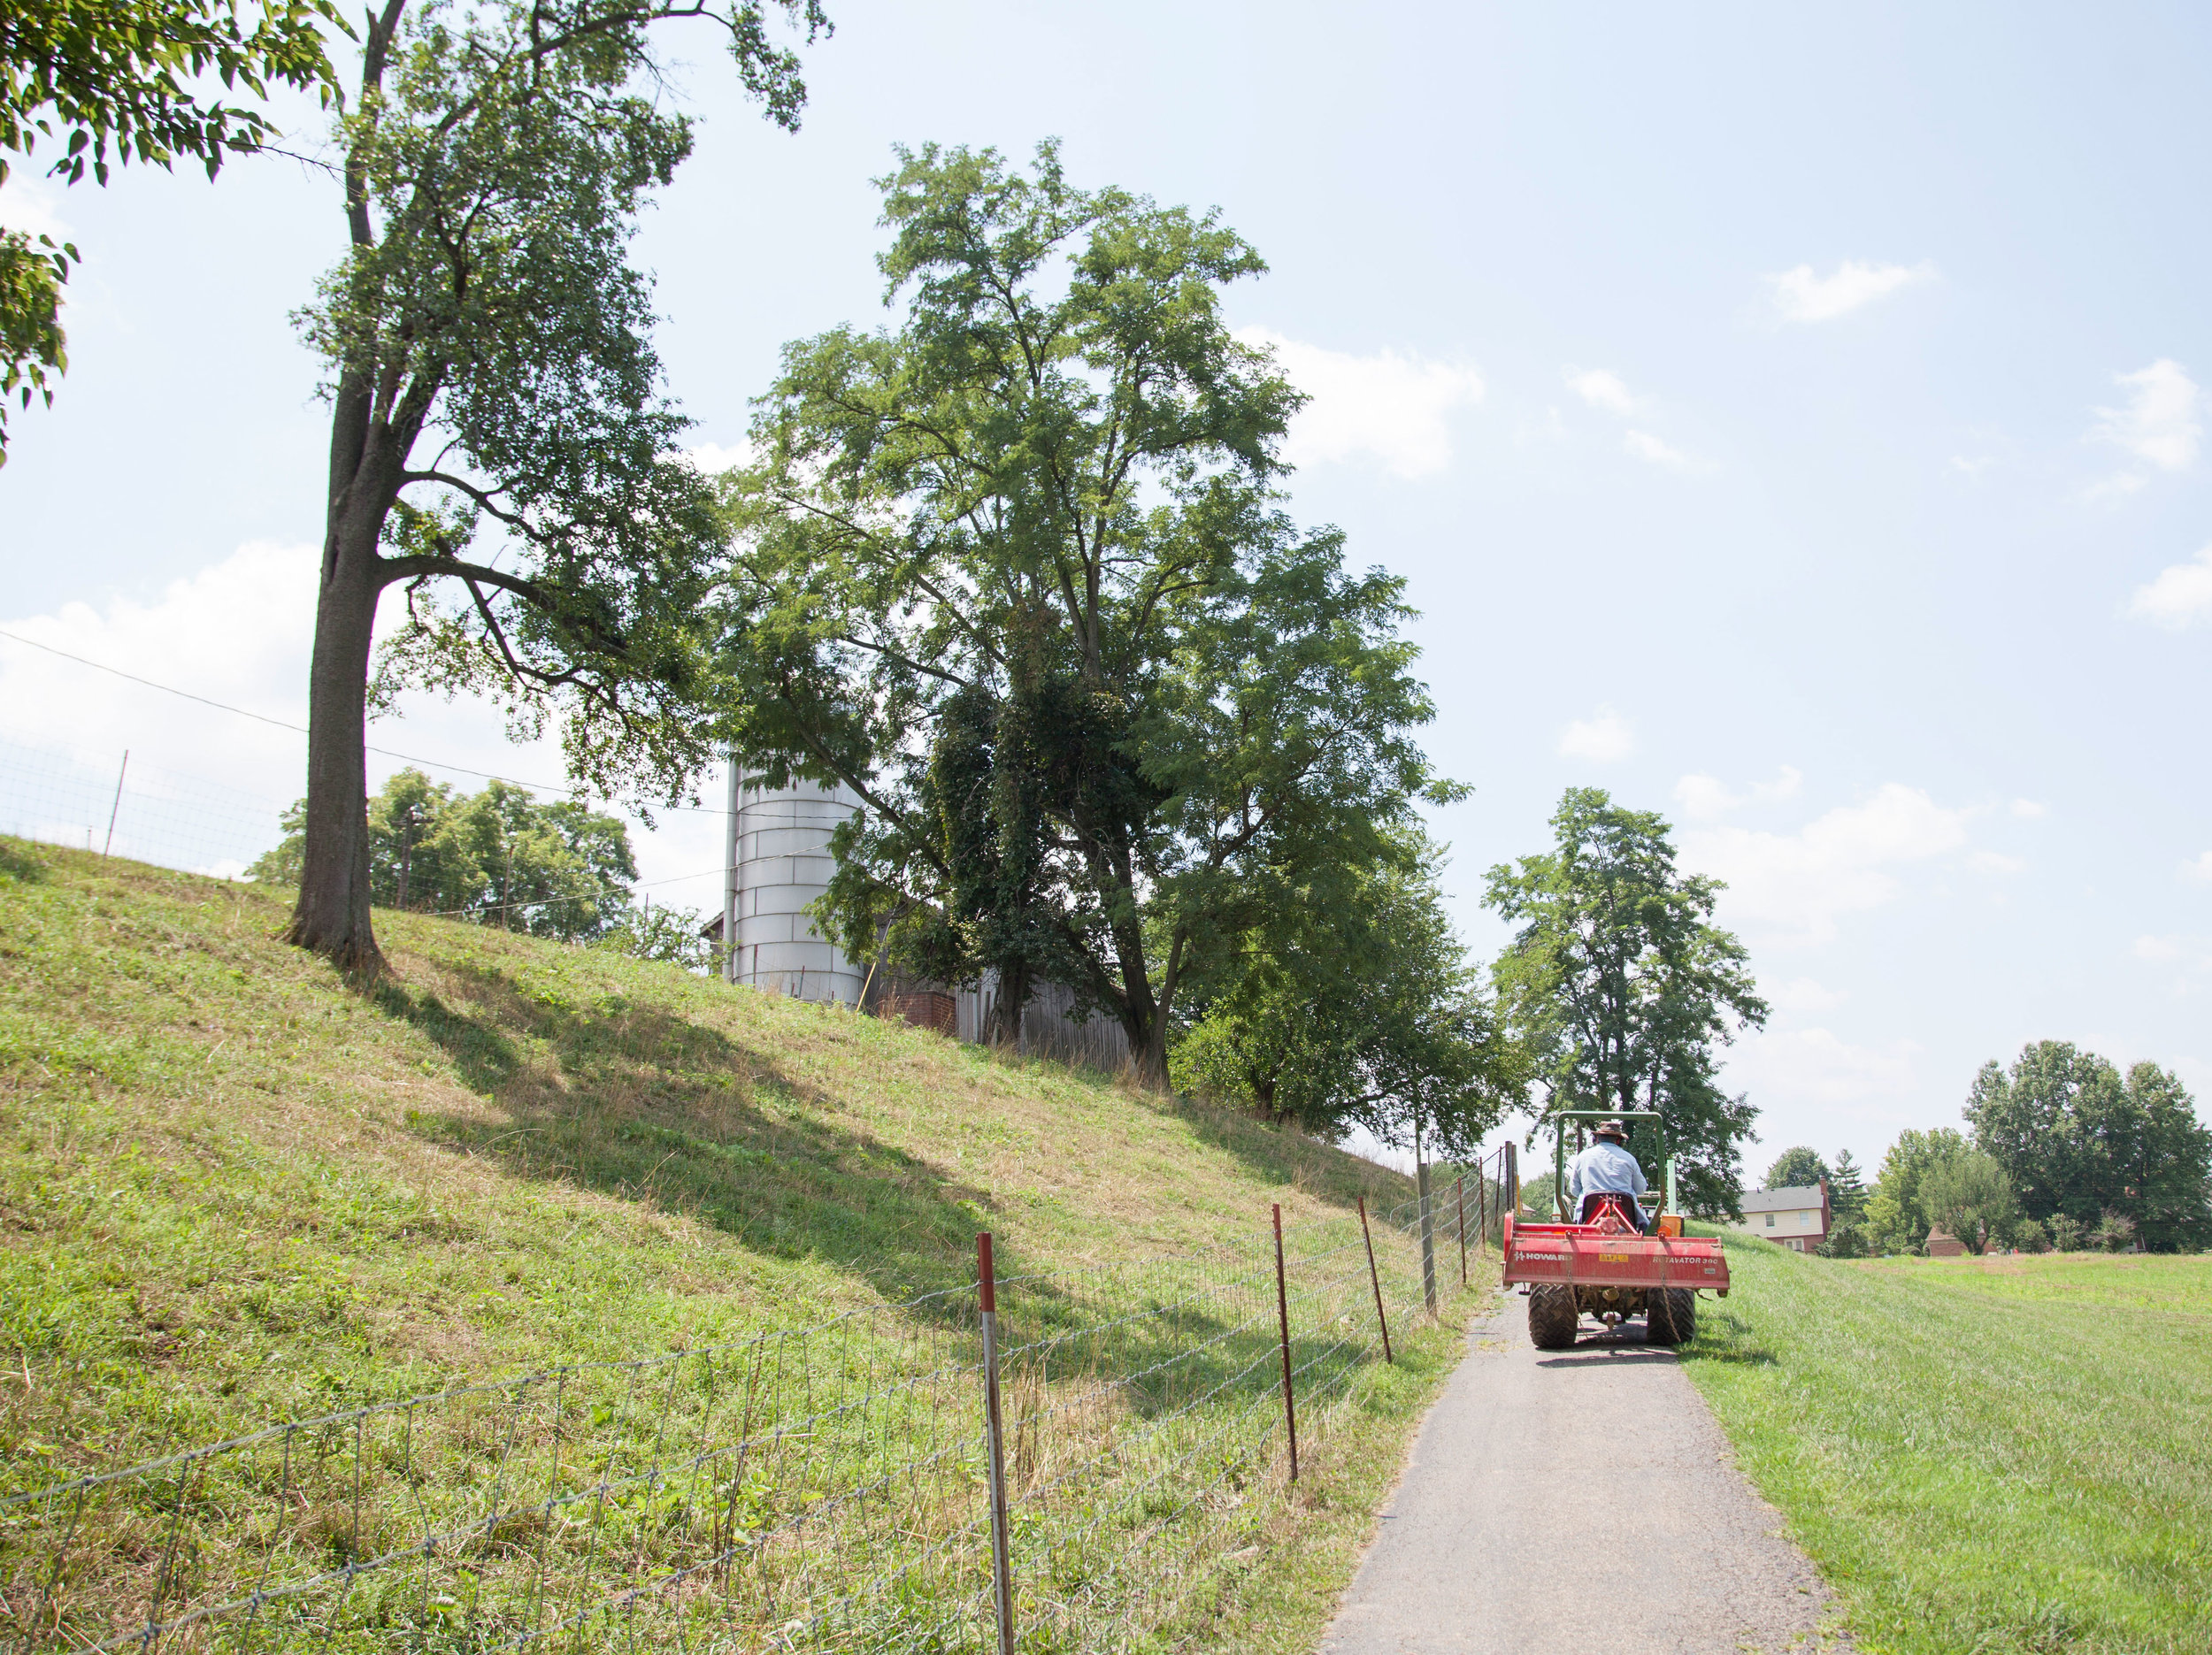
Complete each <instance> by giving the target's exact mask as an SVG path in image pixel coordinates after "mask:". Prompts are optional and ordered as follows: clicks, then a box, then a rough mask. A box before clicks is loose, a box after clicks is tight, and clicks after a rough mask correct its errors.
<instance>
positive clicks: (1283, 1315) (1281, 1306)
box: [1274, 1202, 1298, 1483]
mask: <svg viewBox="0 0 2212 1655" xmlns="http://www.w3.org/2000/svg"><path fill="white" fill-rule="evenodd" d="M1274 1206H1275V1321H1276V1323H1277V1325H1278V1326H1279V1327H1280V1328H1281V1329H1282V1334H1283V1428H1284V1429H1285V1430H1286V1431H1287V1432H1288V1433H1289V1434H1290V1480H1291V1481H1292V1482H1293V1483H1295V1482H1297V1481H1298V1403H1297V1399H1296V1398H1295V1397H1294V1395H1293V1394H1292V1391H1291V1386H1290V1295H1289V1292H1288V1291H1287V1290H1286V1288H1285V1286H1284V1283H1283V1208H1282V1204H1281V1203H1280V1202H1276V1203H1275V1204H1274Z"/></svg>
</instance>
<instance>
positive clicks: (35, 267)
mask: <svg viewBox="0 0 2212 1655" xmlns="http://www.w3.org/2000/svg"><path fill="white" fill-rule="evenodd" d="M242 13H243V15H242ZM247 19H250V22H249V21H248V20H247ZM324 23H329V24H331V25H333V26H334V27H338V28H341V29H344V28H346V25H345V24H344V23H343V22H342V21H341V20H340V18H339V14H338V11H337V9H336V7H335V6H334V4H331V3H330V0H261V4H258V5H253V4H249V5H247V6H244V7H241V6H240V5H238V4H234V0H9V3H8V4H6V5H4V6H0V186H4V185H5V184H6V183H7V181H8V169H9V162H8V157H9V155H10V154H15V155H20V156H31V155H34V154H35V152H36V151H37V149H38V146H39V144H40V142H41V141H44V142H46V143H47V144H48V145H49V146H50V152H51V153H52V155H53V157H54V159H53V163H52V165H50V166H49V167H48V168H47V176H48V177H50V178H59V179H62V180H65V181H66V182H69V183H76V182H78V181H79V180H81V179H83V178H84V176H85V175H86V173H87V172H90V173H91V175H92V177H93V179H94V180H95V181H96V182H98V183H102V184H104V183H106V182H107V181H108V172H109V165H110V161H111V159H112V161H113V163H114V164H115V165H126V164H127V163H129V162H131V161H138V162H141V163H142V164H144V165H151V166H160V167H167V166H170V165H173V164H174V162H175V161H176V159H177V157H180V156H190V157H193V158H195V159H196V160H198V161H199V162H201V163H202V164H203V165H205V166H206V168H207V174H208V176H209V177H210V178H212V177H214V176H215V174H216V172H218V171H219V169H220V168H221V166H222V165H223V162H224V160H225V158H226V157H228V156H231V155H243V154H250V153H251V152H252V151H254V150H256V149H261V148H262V147H263V146H264V145H265V144H266V143H267V142H268V141H269V139H270V138H272V137H273V136H274V135H275V131H274V128H273V127H272V126H270V124H269V122H268V119H267V118H266V117H265V116H264V115H263V114H262V113H261V112H260V111H258V110H256V109H251V108H242V107H240V106H238V105H235V104H231V103H225V102H224V101H223V100H222V98H221V97H220V96H217V97H215V98H213V99H210V98H209V97H208V96H206V88H205V87H204V80H205V78H206V77H208V76H210V75H212V76H214V77H215V78H216V79H217V80H220V81H221V82H222V86H223V88H224V90H225V91H231V90H234V89H236V88H244V89H245V90H246V91H247V92H249V93H250V94H251V95H252V96H254V97H256V98H261V97H264V96H266V95H267V92H268V85H269V82H271V81H277V82H280V83H282V84H285V85H289V86H294V87H300V88H305V87H311V86H315V85H317V84H321V85H322V86H323V87H324V88H325V92H326V96H327V92H328V90H329V88H330V85H331V69H330V63H329V60H328V58H327V57H326V56H325V54H324V45H323V33H322V28H321V27H320V26H321V25H322V24H324ZM348 32H349V33H350V30H348ZM76 261H77V249H76V247H75V245H74V244H73V243H72V242H67V241H55V240H54V239H53V238H52V237H51V236H49V235H40V236H37V237H35V238H34V237H32V236H31V235H29V234H27V233H25V232H23V231H19V230H0V465H4V464H7V457H8V403H9V402H10V400H11V399H12V398H18V397H19V399H20V400H21V402H22V403H23V405H24V406H26V407H27V406H28V405H29V404H30V401H31V398H32V397H33V396H34V395H39V396H42V397H43V398H44V399H45V400H46V401H47V402H52V401H53V400H54V387H53V379H54V377H55V376H57V375H58V374H60V373H61V372H63V371H64V370H65V368H66V367H67V366H68V356H67V351H66V344H67V341H66V340H65V336H64V334H63V332H62V326H61V290H62V287H63V284H64V283H65V282H66V281H67V280H69V271H70V266H71V265H72V264H75V263H76Z"/></svg>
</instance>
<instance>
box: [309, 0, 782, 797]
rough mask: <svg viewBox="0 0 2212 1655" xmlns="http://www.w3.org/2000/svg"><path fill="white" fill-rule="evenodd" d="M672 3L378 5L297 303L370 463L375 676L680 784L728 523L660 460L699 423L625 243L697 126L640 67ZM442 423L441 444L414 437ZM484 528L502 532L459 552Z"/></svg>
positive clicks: (578, 763) (616, 770)
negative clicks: (310, 295) (486, 698)
mask: <svg viewBox="0 0 2212 1655" xmlns="http://www.w3.org/2000/svg"><path fill="white" fill-rule="evenodd" d="M798 9H799V8H797V7H796V6H795V5H794V6H791V7H787V10H791V11H797V10H798ZM667 10H668V9H667V8H664V7H661V6H656V5H634V4H603V3H602V4H582V5H579V6H576V7H574V8H572V9H568V10H565V11H563V12H561V13H560V14H557V15H556V16H553V17H549V16H547V15H546V14H545V13H543V12H542V11H540V10H539V9H538V8H536V7H534V6H531V5H525V4H509V5H505V6H495V7H492V8H488V9H486V10H483V11H470V12H465V13H455V12H453V11H449V10H448V9H446V8H443V7H441V6H436V5H429V6H422V7H419V8H416V9H413V10H411V11H400V10H399V9H398V8H394V9H393V10H392V11H390V12H389V13H388V19H389V26H388V23H387V20H386V19H380V20H378V21H377V22H376V23H375V24H373V26H372V31H371V36H370V51H369V54H368V57H367V58H366V59H365V68H364V73H363V85H362V89H361V93H360V96H359V97H358V98H357V101H356V102H355V103H354V104H353V106H352V107H351V108H350V109H349V111H347V112H346V114H345V115H344V117H343V118H342V119H341V121H340V122H339V127H338V138H339V141H340V142H341V143H342V146H343V148H344V149H345V151H346V154H347V157H348V172H347V177H348V188H349V199H350V201H351V203H352V209H351V211H352V221H353V223H354V224H355V226H356V230H355V235H354V238H353V246H352V247H351V249H350V250H349V253H348V254H347V256H346V257H345V258H344V260H343V261H342V262H341V263H340V264H339V265H338V266H337V267H336V268H335V269H334V270H333V271H332V272H330V273H329V274H328V275H327V276H326V278H325V279H324V280H323V282H322V285H321V289H320V292H319V296H318V298H317V301H316V303H314V304H313V305H311V306H310V307H309V308H308V309H306V310H303V311H302V312H301V313H300V316H299V318H298V320H299V323H300V326H301V328H302V331H303V334H304V336H305V338H306V340H307V341H308V343H309V344H310V345H311V347H313V348H314V349H315V350H316V351H317V352H318V354H319V355H320V356H321V357H322V358H323V360H324V362H325V363H326V364H327V368H328V372H329V375H330V380H329V390H330V394H331V395H332V397H333V399H334V404H335V413H336V415H337V417H338V418H339V420H340V423H341V425H342V426H343V427H346V431H345V434H346V435H347V436H349V438H357V440H358V441H360V442H361V443H362V444H363V449H362V458H363V463H364V464H370V463H371V462H373V464H371V470H372V471H373V473H374V477H373V483H374V486H375V487H378V488H379V489H380V492H381V496H382V497H381V499H380V500H374V501H373V502H372V503H373V505H374V506H375V507H376V508H377V510H376V513H375V515H376V516H377V517H380V522H379V523H378V525H377V533H378V538H379V539H380V540H381V542H382V544H383V546H384V548H385V555H383V556H382V557H380V559H379V560H378V563H377V566H376V568H375V570H374V571H373V578H374V579H375V581H376V583H377V584H379V585H384V584H389V583H392V582H396V581H404V582H405V583H406V585H407V598H408V607H407V621H406V624H404V625H403V627H402V628H401V629H400V630H399V631H398V632H396V634H395V635H394V636H393V637H392V638H391V640H389V641H388V644H387V646H386V648H385V654H384V658H383V663H382V668H381V670H380V678H379V684H378V695H379V697H380V699H383V698H388V696H389V695H390V694H391V693H393V692H394V691H395V690H396V688H397V687H398V686H400V685H402V684H405V683H417V684H423V685H426V686H431V687H434V688H436V689H439V690H442V691H443V692H446V693H461V692H473V693H488V694H491V695H493V696H495V697H496V698H498V699H501V700H503V701H505V702H506V703H507V705H508V708H509V711H510V714H511V716H512V718H513V719H514V721H515V723H516V724H517V726H518V729H519V730H523V731H529V730H539V729H541V728H542V727H543V725H544V724H545V722H546V721H547V719H548V718H549V717H550V716H553V715H554V714H555V713H560V714H563V715H565V716H566V718H567V721H568V722H567V726H566V735H567V738H568V746H569V752H570V757H571V761H572V765H573V766H574V767H575V768H576V769H577V770H578V771H579V773H588V774H590V775H592V776H594V777H595V778H597V779H599V780H600V781H602V782H603V783H604V784H607V785H609V786H610V790H611V788H612V786H613V785H620V784H621V783H622V782H624V781H633V782H634V781H637V780H639V779H641V778H652V779H653V780H654V781H657V782H658V783H660V784H661V785H672V782H673V780H674V779H675V778H681V777H683V776H686V775H687V774H689V773H690V772H691V771H693V770H695V769H696V768H697V767H698V766H699V765H700V764H701V763H703V762H705V760H706V755H707V754H708V751H709V748H708V746H707V742H706V739H705V737H704V736H703V734H702V733H700V732H699V730H698V725H697V721H696V720H695V719H693V718H690V717H687V716H682V714H681V713H680V711H679V710H678V709H680V708H682V707H686V706H689V705H691V704H693V703H694V702H695V701H697V700H698V699H700V697H701V696H702V694H703V689H702V686H701V684H700V681H699V680H700V674H701V664H702V663H701V661H700V658H699V655H698V651H697V647H696V644H695V640H694V636H693V627H692V624H691V623H692V619H693V617H694V616H695V613H696V609H697V607H698V605H699V603H700V602H701V601H703V597H704V595H705V593H706V590H707V581H708V579H709V577H710V571H711V569H712V566H713V565H714V564H715V563H716V562H717V561H718V558H719V555H720V532H719V529H718V525H717V522H716V519H715V517H714V515H713V513H712V511H711V510H710V497H709V493H708V489H707V485H706V482H705V480H704V479H703V478H702V477H701V476H700V475H699V474H698V472H697V471H695V469H694V468H693V467H692V466H690V465H689V464H687V462H685V461H682V460H680V459H678V458H672V457H670V456H671V452H672V449H674V448H675V447H676V446H677V443H678V439H679V436H680V433H681V431H682V430H683V428H684V426H685V425H686V424H687V422H686V420H685V419H684V418H683V417H682V416H681V415H680V413H678V412H677V410H675V409H674V408H673V407H672V405H671V404H669V403H668V402H666V401H665V400H664V398H663V397H662V395H660V392H659V388H658V379H659V377H660V364H659V360H658V357H657V355H656V353H655V351H654V349H653V348H652V344H651V341H650V339H649V333H650V330H651V328H652V326H653V324H654V322H655V320H656V318H655V316H654V314H653V310H652V304H651V291H650V283H649V280H648V279H647V278H646V276H645V275H644V274H643V273H642V272H639V271H637V270H635V269H634V268H632V266H631V265H630V264H629V263H628V247H629V242H630V240H631V238H632V236H633V235H634V233H635V221H636V216H637V214H638V212H639V211H640V210H641V207H642V206H643V204H644V203H645V200H646V198H647V196H648V195H649V193H650V192H651V191H652V190H653V189H654V188H657V187H659V186H662V185H665V184H666V183H667V182H668V181H669V180H670V178H671V177H672V174H673V172H674V170H675V168H676V166H677V165H678V164H679V163H680V161H681V160H682V159H683V158H684V157H686V156H687V154H688V153H689V152H690V148H691V127H690V123H689V121H688V120H687V119H686V118H685V117H684V116H683V115H682V114H680V113H679V112H675V111H670V110H667V109H664V108H663V107H662V106H661V105H660V103H659V102H658V101H657V99H655V98H654V97H653V96H649V95H648V94H647V93H645V92H644V91H642V90H638V89H635V88H639V87H640V86H641V84H642V83H647V82H650V81H652V80H655V79H657V65H656V60H655V59H654V58H653V57H652V56H651V54H650V51H649V41H648V28H649V25H650V23H651V22H652V21H653V20H654V19H656V18H657V17H660V16H662V15H664V14H665V13H666V11H667ZM806 10H807V15H808V17H809V19H810V21H816V22H818V20H819V19H818V16H817V15H816V14H815V13H814V12H813V11H812V8H811V7H808V8H807V9H806ZM732 19H733V25H732V26H733V42H734V43H733V50H736V51H737V53H738V57H739V62H740V65H741V67H742V68H744V69H746V70H747V71H748V73H752V74H755V75H756V76H759V77H765V78H764V80H763V86H764V88H765V94H764V95H765V96H768V97H769V98H770V101H771V103H772V107H773V108H774V109H775V110H776V111H777V112H778V114H779V118H780V119H783V118H788V119H795V108H796V103H795V100H796V99H797V97H798V96H799V95H800V88H799V87H798V82H797V80H796V78H795V65H794V64H793V63H792V62H791V61H790V60H789V57H788V54H786V53H780V52H777V51H774V50H770V49H769V48H768V47H767V46H766V44H765V42H764V41H763V40H762V39H761V38H760V36H759V25H760V21H761V17H760V9H759V8H758V7H754V6H745V7H741V8H738V9H737V11H734V12H733V14H732ZM364 404H365V405H364ZM362 418H365V421H366V427H367V428H366V429H365V430H362V431H359V432H356V431H355V430H354V429H353V425H352V422H354V421H356V420H359V419H362ZM431 432H434V433H436V434H437V436H438V438H439V439H440V443H439V453H438V455H437V456H436V457H435V458H432V459H426V460H421V461H417V460H415V459H413V458H411V455H412V454H413V451H414V449H415V448H416V447H417V446H418V443H419V441H421V440H422V439H423V437H424V435H425V433H431ZM364 480H365V481H369V480H370V479H364ZM403 489H409V490H412V491H415V493H417V494H419V495H421V496H422V500H421V502H417V501H414V500H411V499H406V498H402V496H401V492H400V491H401V490H403ZM487 533H488V534H489V535H490V536H491V537H493V539H494V540H495V541H496V542H497V555H485V554H487V553H489V552H491V551H492V549H493V548H484V551H483V552H480V553H479V554H478V555H475V556H474V557H473V558H471V557H470V556H469V555H468V554H469V553H470V551H471V548H472V545H474V544H475V542H477V541H478V540H481V539H483V538H484V537H485V535H486V534H487ZM446 580H451V581H453V582H455V583H456V590H457V597H456V598H455V599H454V600H453V601H450V602H441V601H438V599H437V596H436V586H437V583H441V582H443V581H446Z"/></svg>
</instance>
